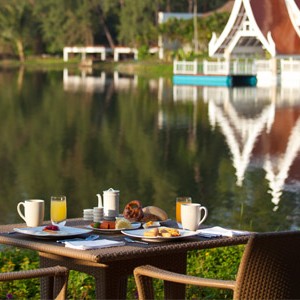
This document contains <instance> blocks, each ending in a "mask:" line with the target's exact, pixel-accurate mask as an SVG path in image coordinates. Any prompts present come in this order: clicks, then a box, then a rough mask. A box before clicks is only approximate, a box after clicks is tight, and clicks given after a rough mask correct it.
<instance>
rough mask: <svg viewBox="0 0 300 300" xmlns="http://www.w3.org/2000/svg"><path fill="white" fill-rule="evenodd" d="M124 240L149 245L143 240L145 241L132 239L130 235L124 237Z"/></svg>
mask: <svg viewBox="0 0 300 300" xmlns="http://www.w3.org/2000/svg"><path fill="white" fill-rule="evenodd" d="M124 240H125V241H126V242H128V243H138V244H144V245H148V243H147V242H143V241H137V240H132V239H130V238H128V237H126V238H124Z"/></svg>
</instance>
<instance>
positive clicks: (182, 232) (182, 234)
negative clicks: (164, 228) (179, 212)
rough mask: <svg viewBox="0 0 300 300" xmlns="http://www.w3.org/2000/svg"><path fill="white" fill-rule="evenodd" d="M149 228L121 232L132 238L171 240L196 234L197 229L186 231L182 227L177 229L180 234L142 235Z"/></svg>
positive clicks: (153, 240)
mask: <svg viewBox="0 0 300 300" xmlns="http://www.w3.org/2000/svg"><path fill="white" fill-rule="evenodd" d="M148 230H149V229H137V230H124V231H121V232H122V233H123V234H125V235H128V236H130V237H133V238H140V239H142V240H144V241H148V242H166V241H173V240H178V239H183V238H187V237H190V236H195V235H197V231H188V230H184V229H177V230H178V231H179V232H180V236H172V237H163V236H144V232H145V231H148Z"/></svg>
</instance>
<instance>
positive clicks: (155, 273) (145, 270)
mask: <svg viewBox="0 0 300 300" xmlns="http://www.w3.org/2000/svg"><path fill="white" fill-rule="evenodd" d="M134 276H135V278H136V281H137V285H139V284H141V280H142V277H143V276H146V277H151V278H157V279H161V280H165V281H171V282H176V283H182V284H190V285H196V286H202V287H212V288H221V289H231V290H234V287H235V281H233V280H220V279H207V278H200V277H195V276H190V275H184V274H178V273H174V272H170V271H166V270H162V269H159V268H156V267H153V266H150V265H146V266H140V267H137V268H135V270H134Z"/></svg>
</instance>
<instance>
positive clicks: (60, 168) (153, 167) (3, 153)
mask: <svg viewBox="0 0 300 300" xmlns="http://www.w3.org/2000/svg"><path fill="white" fill-rule="evenodd" d="M0 85H1V89H0V95H1V96H0V99H1V100H0V113H1V126H0V131H1V134H0V143H1V144H0V145H1V147H0V165H1V167H0V177H1V181H0V211H1V213H0V223H1V224H4V223H13V222H22V220H21V219H20V217H19V216H18V215H17V212H16V206H17V203H18V202H20V201H23V200H25V199H30V198H40V199H44V200H45V201H46V218H47V219H48V218H49V202H50V196H51V195H53V194H65V195H66V196H67V199H68V216H69V217H81V216H82V210H83V209H84V208H92V207H93V206H96V205H97V197H96V194H97V193H100V192H102V191H103V190H107V189H109V188H114V189H118V190H120V201H121V203H120V208H121V211H122V210H123V208H124V206H125V204H126V203H127V202H129V201H131V200H136V199H138V200H140V201H141V202H142V203H143V205H144V206H147V205H156V206H159V207H161V208H163V209H164V210H166V211H167V213H168V214H169V216H170V217H171V218H174V216H175V198H176V196H179V195H188V196H191V197H192V199H193V202H199V203H201V204H202V205H205V206H206V207H207V208H208V211H209V216H208V219H207V220H206V221H205V224H206V225H220V226H226V227H234V228H239V229H247V230H256V231H270V230H285V229H288V230H289V229H295V228H299V223H300V219H299V218H300V93H299V92H300V87H299V86H298V87H293V86H290V87H256V88H230V89H229V88H223V87H219V88H218V87H182V86H172V82H171V80H170V79H163V78H161V79H153V80H146V79H143V78H138V77H136V76H131V77H130V76H124V75H121V74H118V73H114V74H105V73H103V72H97V73H91V74H90V73H84V72H83V73H80V72H79V71H78V72H76V73H75V72H72V73H71V72H70V71H69V72H68V71H67V70H65V71H26V70H2V71H1V72H0Z"/></svg>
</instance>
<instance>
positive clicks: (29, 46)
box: [0, 0, 228, 62]
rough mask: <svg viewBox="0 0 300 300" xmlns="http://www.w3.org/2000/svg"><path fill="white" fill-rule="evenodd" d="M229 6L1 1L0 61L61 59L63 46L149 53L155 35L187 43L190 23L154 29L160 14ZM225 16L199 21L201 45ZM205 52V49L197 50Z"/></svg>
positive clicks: (149, 0)
mask: <svg viewBox="0 0 300 300" xmlns="http://www.w3.org/2000/svg"><path fill="white" fill-rule="evenodd" d="M226 2H227V0H0V57H2V58H3V57H8V56H9V57H13V56H15V57H18V59H19V60H20V61H21V62H23V61H25V57H26V56H28V55H39V54H50V55H54V54H61V53H62V49H63V47H65V46H74V45H77V46H87V45H105V46H109V47H111V48H114V47H115V46H116V45H125V46H129V47H136V48H140V47H150V46H155V45H157V40H158V34H160V33H163V34H164V35H167V36H168V37H172V38H176V39H179V40H181V41H191V39H192V32H193V23H192V22H193V21H192V20H189V21H178V20H171V21H169V22H167V23H166V24H164V25H163V26H158V19H157V16H158V12H159V11H163V12H190V13H192V12H193V9H194V7H195V6H196V7H197V12H198V13H205V12H208V11H211V10H214V9H216V8H218V7H220V6H221V5H223V4H224V3H226ZM227 18H228V14H218V15H211V16H210V17H208V18H205V19H203V20H202V18H199V22H198V25H197V27H198V28H199V30H198V31H199V32H200V34H199V41H200V45H201V44H204V45H205V44H206V42H207V40H208V39H209V38H210V36H211V31H212V30H213V31H217V32H219V31H220V30H222V28H223V26H224V24H225V22H226V21H227ZM200 51H205V46H204V47H202V48H201V47H200Z"/></svg>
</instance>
